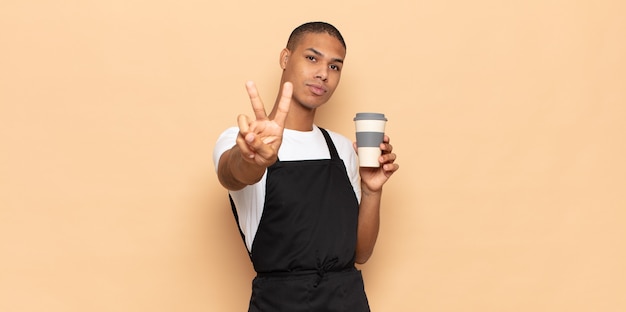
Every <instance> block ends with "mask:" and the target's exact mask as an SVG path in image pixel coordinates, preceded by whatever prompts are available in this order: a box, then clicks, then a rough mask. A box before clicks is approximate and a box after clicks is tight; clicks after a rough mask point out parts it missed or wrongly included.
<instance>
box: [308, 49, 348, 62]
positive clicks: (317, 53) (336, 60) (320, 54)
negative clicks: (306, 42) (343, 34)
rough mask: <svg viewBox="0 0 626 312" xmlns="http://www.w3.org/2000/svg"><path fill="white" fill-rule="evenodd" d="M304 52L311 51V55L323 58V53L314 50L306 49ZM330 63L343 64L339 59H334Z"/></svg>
mask: <svg viewBox="0 0 626 312" xmlns="http://www.w3.org/2000/svg"><path fill="white" fill-rule="evenodd" d="M306 51H311V52H313V54H315V55H317V56H321V57H324V53H322V52H320V51H318V50H316V49H315V48H308V49H306ZM331 61H333V62H337V63H341V64H343V60H342V59H340V58H334V59H332V60H331Z"/></svg>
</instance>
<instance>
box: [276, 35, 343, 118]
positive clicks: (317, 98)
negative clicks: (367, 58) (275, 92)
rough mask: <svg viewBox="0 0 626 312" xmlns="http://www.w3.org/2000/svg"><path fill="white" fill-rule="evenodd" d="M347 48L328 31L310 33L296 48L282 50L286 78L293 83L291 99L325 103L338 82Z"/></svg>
mask: <svg viewBox="0 0 626 312" xmlns="http://www.w3.org/2000/svg"><path fill="white" fill-rule="evenodd" d="M345 56H346V49H345V48H344V47H343V45H342V44H341V42H339V40H337V38H334V37H332V36H330V35H329V34H327V33H307V34H305V35H304V36H303V37H302V38H301V39H300V41H298V42H297V44H296V47H295V48H294V49H293V51H289V50H284V51H283V53H282V54H281V60H280V63H281V66H282V67H283V69H284V71H283V81H289V82H291V83H292V84H293V97H292V100H293V101H295V102H297V103H299V104H300V105H302V106H304V107H306V108H309V109H315V108H317V107H319V106H320V105H322V104H324V103H326V102H327V101H328V100H329V99H330V97H331V95H332V94H333V92H335V89H336V88H337V85H338V84H339V79H340V78H341V69H342V66H343V59H344V58H345Z"/></svg>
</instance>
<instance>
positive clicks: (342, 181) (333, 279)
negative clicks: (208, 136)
mask: <svg viewBox="0 0 626 312" xmlns="http://www.w3.org/2000/svg"><path fill="white" fill-rule="evenodd" d="M345 55H346V45H345V42H344V40H343V38H342V36H341V34H340V33H339V31H338V30H337V29H336V28H335V27H334V26H332V25H330V24H327V23H323V22H312V23H306V24H303V25H301V26H299V27H297V28H296V29H295V30H294V31H293V32H292V34H291V36H290V37H289V40H288V42H287V47H286V48H285V49H283V50H282V52H281V53H280V59H279V64H280V67H281V69H282V77H281V87H280V90H279V93H278V94H279V96H278V97H277V99H276V101H275V105H274V107H273V109H272V111H271V112H270V114H269V116H268V115H266V113H265V109H264V106H263V102H262V101H261V98H260V97H259V94H258V92H257V90H256V87H255V85H254V84H253V83H252V82H248V83H247V84H246V88H247V91H248V94H249V96H250V102H251V103H252V109H253V110H254V114H255V119H251V118H249V117H247V116H245V115H240V116H239V117H238V119H237V122H238V127H232V128H230V129H227V130H226V131H225V132H223V133H222V135H221V136H220V137H219V139H218V141H217V144H216V146H215V150H214V155H213V157H214V162H215V166H216V169H217V174H218V178H219V181H220V183H221V184H222V185H223V186H224V187H225V188H227V189H228V190H229V196H230V200H231V205H232V209H233V213H234V214H235V219H236V220H237V223H238V225H239V229H240V231H241V234H242V237H243V239H244V243H245V245H246V247H247V249H248V251H249V254H250V258H251V260H252V263H253V266H254V269H255V271H256V272H257V277H256V278H255V279H254V281H253V283H252V298H251V299H250V307H249V311H289V312H297V311H350V312H360V311H369V306H368V302H367V297H366V295H365V291H364V286H363V279H362V276H361V273H360V271H358V270H357V269H356V268H355V267H354V263H355V262H356V263H365V262H366V261H367V260H368V259H369V257H370V256H371V254H372V251H373V249H374V244H375V243H376V237H377V235H378V228H379V212H380V203H381V196H382V187H383V184H385V182H386V181H387V180H388V179H389V177H390V176H391V175H392V174H393V173H394V172H395V171H396V170H398V165H397V164H395V163H394V161H395V159H396V155H395V154H394V153H392V146H391V144H389V137H388V136H385V138H384V142H383V143H382V144H381V145H380V148H381V150H382V156H381V157H380V159H379V162H380V164H381V166H380V168H365V167H361V168H359V167H358V163H357V158H356V157H357V156H356V152H355V148H354V143H353V142H351V141H350V140H349V139H347V138H346V137H344V136H342V135H340V134H338V133H335V132H331V131H328V130H325V129H322V128H319V127H317V126H316V125H315V111H316V109H317V108H318V107H320V106H321V105H323V104H324V103H326V102H327V101H328V100H329V98H330V97H331V95H332V94H333V92H334V91H335V89H336V88H337V85H338V83H339V78H340V77H341V70H342V67H343V61H344V58H345Z"/></svg>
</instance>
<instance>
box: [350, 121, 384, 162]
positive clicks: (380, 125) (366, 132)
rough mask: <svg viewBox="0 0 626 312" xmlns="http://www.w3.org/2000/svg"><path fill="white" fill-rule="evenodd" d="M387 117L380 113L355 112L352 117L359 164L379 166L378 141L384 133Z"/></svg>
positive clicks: (379, 141) (381, 139)
mask: <svg viewBox="0 0 626 312" xmlns="http://www.w3.org/2000/svg"><path fill="white" fill-rule="evenodd" d="M385 123H387V118H385V115H384V114H380V113H357V114H356V117H354V125H355V127H356V146H357V152H358V154H359V166H361V167H380V163H379V162H378V158H379V157H380V154H381V150H380V143H382V142H383V136H384V135H385Z"/></svg>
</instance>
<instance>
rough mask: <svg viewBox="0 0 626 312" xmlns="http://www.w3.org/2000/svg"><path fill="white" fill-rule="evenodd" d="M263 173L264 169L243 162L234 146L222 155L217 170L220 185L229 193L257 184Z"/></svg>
mask: <svg viewBox="0 0 626 312" xmlns="http://www.w3.org/2000/svg"><path fill="white" fill-rule="evenodd" d="M264 173H265V168H263V167H259V166H257V165H255V164H254V163H250V162H247V161H245V160H243V155H241V151H240V150H239V147H237V146H236V145H235V146H234V147H233V148H231V149H230V150H228V151H226V152H224V153H223V154H222V156H221V157H220V161H219V164H218V169H217V177H218V179H219V181H220V183H221V184H222V186H224V187H225V188H226V189H228V190H231V191H237V190H240V189H242V188H244V187H246V186H248V185H252V184H254V183H256V182H259V181H260V180H261V178H262V177H263V174H264Z"/></svg>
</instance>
